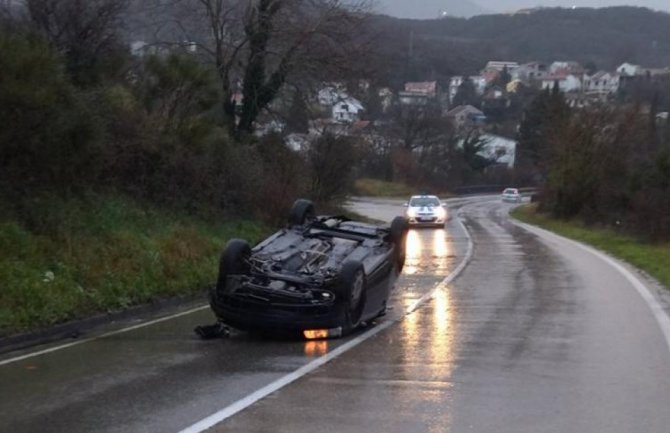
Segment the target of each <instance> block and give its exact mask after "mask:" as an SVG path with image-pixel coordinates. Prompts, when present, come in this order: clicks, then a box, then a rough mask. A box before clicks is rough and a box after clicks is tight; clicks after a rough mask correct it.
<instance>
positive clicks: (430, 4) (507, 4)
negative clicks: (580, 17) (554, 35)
mask: <svg viewBox="0 0 670 433" xmlns="http://www.w3.org/2000/svg"><path fill="white" fill-rule="evenodd" d="M376 1H377V4H378V7H377V8H378V9H380V11H381V12H383V13H387V14H389V15H396V16H406V17H409V16H413V17H424V18H432V17H434V16H435V11H436V9H437V10H440V9H448V5H449V3H451V2H452V1H453V0H376ZM472 2H473V3H476V4H477V5H479V6H481V7H482V8H483V9H486V10H488V11H491V12H509V11H514V10H517V9H521V8H527V7H534V6H563V7H570V6H584V7H606V6H619V5H631V6H646V7H648V8H652V9H660V10H665V11H670V0H472ZM410 4H411V8H408V6H409V5H410ZM441 4H444V5H445V6H444V8H441V7H440V6H439V5H441ZM408 10H411V12H407V11H408Z"/></svg>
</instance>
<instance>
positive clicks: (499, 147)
mask: <svg viewBox="0 0 670 433" xmlns="http://www.w3.org/2000/svg"><path fill="white" fill-rule="evenodd" d="M481 139H482V141H483V142H484V143H485V144H484V147H483V149H482V150H481V151H480V152H479V155H480V156H483V157H484V158H487V159H489V160H493V161H495V162H496V163H497V164H504V165H506V166H507V168H509V169H512V168H514V163H515V161H516V145H517V142H516V140H512V139H509V138H505V137H501V136H499V135H493V134H484V135H482V136H481Z"/></svg>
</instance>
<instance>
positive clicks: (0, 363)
mask: <svg viewBox="0 0 670 433" xmlns="http://www.w3.org/2000/svg"><path fill="white" fill-rule="evenodd" d="M207 308H209V305H203V306H201V307H197V308H193V309H190V310H188V311H182V312H181V313H177V314H172V315H170V316H165V317H161V318H160V319H155V320H150V321H148V322H142V323H139V324H137V325H133V326H129V327H127V328H123V329H118V330H116V331H111V332H107V333H104V334H101V335H98V336H96V337H91V338H84V339H82V340H77V341H73V342H72V343H66V344H61V345H59V346H54V347H50V348H48V349H44V350H39V351H37V352H31V353H26V354H25V355H21V356H17V357H14V358H9V359H5V360H3V361H0V366H3V365H7V364H11V363H12V362H17V361H23V360H24V359H28V358H33V357H35V356H40V355H44V354H47V353H51V352H56V351H58V350H62V349H67V348H68V347H72V346H77V345H79V344H84V343H88V342H91V341H95V340H99V339H101V338H105V337H110V336H112V335H118V334H123V333H125V332H129V331H133V330H135V329H140V328H144V327H146V326H151V325H155V324H156V323H161V322H165V321H168V320H172V319H176V318H178V317H182V316H187V315H189V314H193V313H196V312H198V311H202V310H205V309H207Z"/></svg>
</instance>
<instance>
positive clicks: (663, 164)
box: [518, 91, 670, 242]
mask: <svg viewBox="0 0 670 433" xmlns="http://www.w3.org/2000/svg"><path fill="white" fill-rule="evenodd" d="M651 95H652V96H651V98H652V99H651V101H649V103H648V104H637V103H636V104H620V105H613V104H603V105H600V106H591V107H588V108H580V109H570V108H569V107H568V106H567V105H566V104H565V101H564V100H563V96H562V95H561V94H560V93H558V92H556V91H553V92H549V91H547V92H544V93H542V94H540V95H538V97H537V98H536V99H535V101H534V102H533V104H531V106H530V107H529V109H528V112H527V114H526V116H525V119H524V121H523V122H522V124H521V127H520V137H519V138H520V142H519V149H518V155H519V159H520V161H519V162H520V164H521V165H522V167H521V169H522V170H523V172H524V173H525V174H526V175H527V176H530V180H531V181H533V182H535V183H537V184H538V185H539V186H540V187H541V195H540V199H541V202H540V208H539V209H540V210H541V211H544V212H548V213H549V214H551V215H553V216H555V217H558V218H561V219H573V218H578V219H580V220H581V221H583V222H586V223H589V224H592V225H601V226H606V227H610V228H612V229H615V230H618V231H623V232H627V233H629V234H633V235H638V236H641V237H643V238H645V239H647V240H652V241H657V242H660V241H664V240H668V239H670V121H668V120H667V118H665V119H664V118H663V117H662V116H661V117H659V116H657V106H658V104H657V101H658V93H656V92H652V93H651Z"/></svg>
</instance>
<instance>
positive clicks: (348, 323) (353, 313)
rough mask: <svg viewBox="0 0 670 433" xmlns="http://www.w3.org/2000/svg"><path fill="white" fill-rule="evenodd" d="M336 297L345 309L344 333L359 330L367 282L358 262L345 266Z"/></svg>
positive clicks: (351, 262) (348, 263)
mask: <svg viewBox="0 0 670 433" xmlns="http://www.w3.org/2000/svg"><path fill="white" fill-rule="evenodd" d="M335 296H337V297H339V298H340V299H341V305H342V308H343V309H344V323H343V329H342V332H343V333H348V332H350V331H352V330H353V329H355V328H357V327H358V325H360V323H361V317H362V316H363V310H364V309H365V300H366V281H365V271H364V270H363V265H362V264H361V263H360V262H358V261H350V262H347V263H345V264H344V266H343V267H342V271H341V272H340V277H339V280H338V283H337V286H336V290H335Z"/></svg>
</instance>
